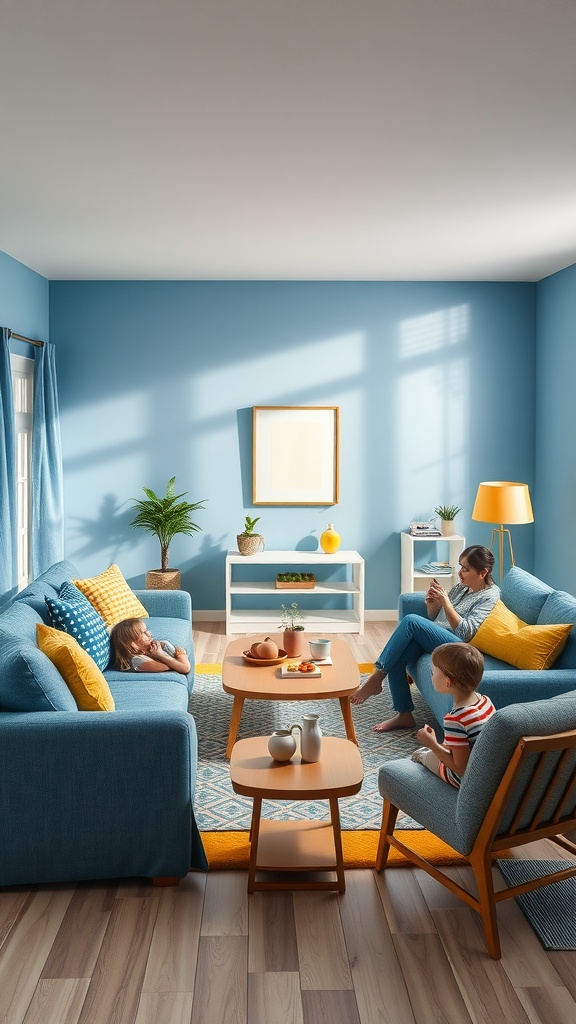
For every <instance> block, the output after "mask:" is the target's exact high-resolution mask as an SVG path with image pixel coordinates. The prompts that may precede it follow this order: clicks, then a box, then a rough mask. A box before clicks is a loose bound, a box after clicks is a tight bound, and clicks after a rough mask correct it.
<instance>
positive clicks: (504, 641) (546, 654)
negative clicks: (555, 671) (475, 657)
mask: <svg viewBox="0 0 576 1024" xmlns="http://www.w3.org/2000/svg"><path fill="white" fill-rule="evenodd" d="M571 630H572V623H571V622H570V623H566V624H559V625H552V626H529V625H528V623H526V622H523V621H522V619H519V618H518V616H517V615H515V614H514V612H511V611H510V609H509V608H507V607H506V605H505V604H504V603H503V601H498V602H497V603H496V604H495V605H494V607H493V609H492V611H491V612H490V614H489V615H487V616H486V618H485V619H484V622H483V623H482V625H481V626H480V628H479V629H478V630H477V632H476V633H475V634H474V636H473V637H472V640H471V641H470V643H471V644H472V646H473V647H477V648H478V650H479V651H482V652H483V653H484V654H490V655H492V657H493V658H499V659H500V661H505V662H506V663H507V664H508V665H515V666H516V668H523V669H546V668H550V666H551V665H553V664H554V662H555V661H556V658H557V657H558V656H559V654H560V653H561V652H562V650H563V648H564V646H565V644H566V641H567V639H568V636H569V634H570V632H571Z"/></svg>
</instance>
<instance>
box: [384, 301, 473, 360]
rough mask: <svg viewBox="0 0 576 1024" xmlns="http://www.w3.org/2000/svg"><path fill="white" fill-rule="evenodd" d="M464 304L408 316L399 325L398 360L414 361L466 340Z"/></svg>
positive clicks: (467, 308)
mask: <svg viewBox="0 0 576 1024" xmlns="http://www.w3.org/2000/svg"><path fill="white" fill-rule="evenodd" d="M468 327H469V307H468V305H462V306H452V307H450V309H439V310H436V311H435V312H434V313H427V314H426V315H425V316H416V317H411V318H410V319H407V320H403V321H402V323H401V324H400V359H417V358H418V357H421V356H425V355H428V354H430V353H432V352H435V351H437V350H438V349H441V348H445V347H446V346H449V345H459V344H461V343H462V342H464V341H466V339H467V337H468Z"/></svg>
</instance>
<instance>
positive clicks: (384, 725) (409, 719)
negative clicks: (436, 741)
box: [374, 711, 416, 732]
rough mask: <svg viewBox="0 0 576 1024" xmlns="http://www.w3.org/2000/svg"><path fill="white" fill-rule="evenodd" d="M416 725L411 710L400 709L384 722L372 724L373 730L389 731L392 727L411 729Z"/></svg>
mask: <svg viewBox="0 0 576 1024" xmlns="http://www.w3.org/2000/svg"><path fill="white" fill-rule="evenodd" d="M415 725H416V722H415V721H414V715H413V714H412V712H411V711H401V712H400V714H398V715H394V718H389V719H388V720H387V721H386V722H380V724H379V725H375V726H374V732H391V730H392V729H412V728H413V727H414V726H415Z"/></svg>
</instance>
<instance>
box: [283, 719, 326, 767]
mask: <svg viewBox="0 0 576 1024" xmlns="http://www.w3.org/2000/svg"><path fill="white" fill-rule="evenodd" d="M319 721H320V715H302V725H298V724H296V725H293V726H292V729H300V753H301V755H302V760H303V761H309V762H312V761H319V760H320V749H321V746H322V730H321V728H320V725H319V724H318V723H319ZM292 729H291V730H290V731H291V732H292Z"/></svg>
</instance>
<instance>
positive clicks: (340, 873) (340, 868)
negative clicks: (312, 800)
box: [330, 796, 346, 893]
mask: <svg viewBox="0 0 576 1024" xmlns="http://www.w3.org/2000/svg"><path fill="white" fill-rule="evenodd" d="M330 819H331V821H332V830H333V832H334V849H335V851H336V877H337V879H338V892H340V893H343V892H346V881H345V878H344V856H343V854H342V832H341V829H340V810H339V808H338V798H337V797H335V796H331V797H330Z"/></svg>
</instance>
